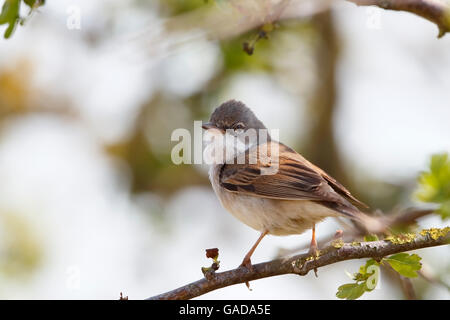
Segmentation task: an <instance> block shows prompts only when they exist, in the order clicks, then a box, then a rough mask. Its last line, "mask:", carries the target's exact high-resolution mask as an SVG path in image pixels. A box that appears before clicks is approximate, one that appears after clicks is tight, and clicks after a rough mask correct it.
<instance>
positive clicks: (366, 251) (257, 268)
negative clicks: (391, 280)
mask: <svg viewBox="0 0 450 320" xmlns="http://www.w3.org/2000/svg"><path fill="white" fill-rule="evenodd" d="M436 230H437V232H439V231H440V230H439V229H436ZM436 230H435V231H436ZM445 230H446V232H445V233H443V234H441V236H440V237H438V236H436V233H431V232H430V233H426V232H425V233H423V232H421V234H420V235H417V236H416V237H415V238H414V239H413V240H411V241H408V242H405V243H402V242H396V241H387V240H381V241H372V242H357V243H356V242H354V243H342V244H340V245H336V247H338V248H336V247H333V246H330V247H328V248H326V249H325V250H323V251H322V252H321V254H320V255H319V257H317V258H316V259H313V258H311V256H310V255H309V254H301V255H296V256H293V257H289V258H284V259H276V260H272V261H268V262H264V263H259V264H256V265H253V270H248V269H247V268H245V267H239V268H237V269H234V270H230V271H225V272H221V273H216V274H215V276H214V277H213V278H211V279H209V280H207V279H201V280H198V281H196V282H192V283H190V284H188V285H185V286H183V287H180V288H178V289H175V290H172V291H169V292H166V293H163V294H160V295H157V296H154V297H150V298H148V299H149V300H183V299H192V298H194V297H198V296H201V295H203V294H205V293H207V292H210V291H213V290H216V289H219V288H223V287H227V286H231V285H234V284H238V283H245V282H248V281H253V280H257V279H262V278H267V277H273V276H279V275H283V274H298V275H301V276H303V275H306V274H308V272H309V271H310V270H313V269H316V268H320V267H323V266H326V265H330V264H334V263H337V262H340V261H345V260H351V259H361V258H374V259H376V260H380V259H381V258H383V257H385V256H388V255H391V254H394V253H399V252H404V251H410V250H417V249H422V248H427V247H434V246H440V245H444V244H448V243H449V242H450V231H449V229H448V228H447V229H445Z"/></svg>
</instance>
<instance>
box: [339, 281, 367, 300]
mask: <svg viewBox="0 0 450 320" xmlns="http://www.w3.org/2000/svg"><path fill="white" fill-rule="evenodd" d="M365 291H366V283H365V282H363V283H360V284H358V283H347V284H343V285H342V286H340V287H339V288H338V292H337V293H336V297H338V298H340V299H347V300H355V299H358V298H359V297H361V296H362V295H363V293H364V292H365Z"/></svg>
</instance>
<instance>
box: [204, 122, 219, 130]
mask: <svg viewBox="0 0 450 320" xmlns="http://www.w3.org/2000/svg"><path fill="white" fill-rule="evenodd" d="M202 128H203V129H205V130H209V129H218V128H217V127H216V126H215V125H213V124H212V123H211V122H203V123H202Z"/></svg>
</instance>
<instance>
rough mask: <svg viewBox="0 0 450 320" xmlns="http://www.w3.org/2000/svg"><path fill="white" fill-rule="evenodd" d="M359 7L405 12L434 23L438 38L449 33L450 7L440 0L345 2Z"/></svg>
mask: <svg viewBox="0 0 450 320" xmlns="http://www.w3.org/2000/svg"><path fill="white" fill-rule="evenodd" d="M347 1H350V2H353V3H355V4H357V5H359V6H377V7H380V8H383V9H386V10H395V11H407V12H411V13H414V14H416V15H418V16H421V17H422V18H425V19H427V20H429V21H431V22H434V23H435V24H436V25H437V26H438V28H439V35H438V38H440V37H442V36H443V35H444V34H445V33H446V32H449V31H450V5H449V3H448V2H445V0H444V1H440V0H347Z"/></svg>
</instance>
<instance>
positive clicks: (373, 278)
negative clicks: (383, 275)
mask: <svg viewBox="0 0 450 320" xmlns="http://www.w3.org/2000/svg"><path fill="white" fill-rule="evenodd" d="M374 267H375V268H379V263H378V262H377V261H375V260H374V259H369V260H367V261H366V264H365V265H362V266H361V267H360V268H359V272H358V273H355V274H354V275H353V280H355V281H356V282H355V283H347V284H344V285H342V286H340V287H339V288H338V292H337V293H336V297H338V298H340V299H347V300H354V299H358V298H359V297H361V296H362V295H363V294H364V292H366V291H368V292H370V291H372V290H373V289H375V286H376V284H377V283H378V277H379V273H378V270H376V269H375V268H374ZM368 282H369V283H368ZM369 288H370V289H369Z"/></svg>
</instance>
